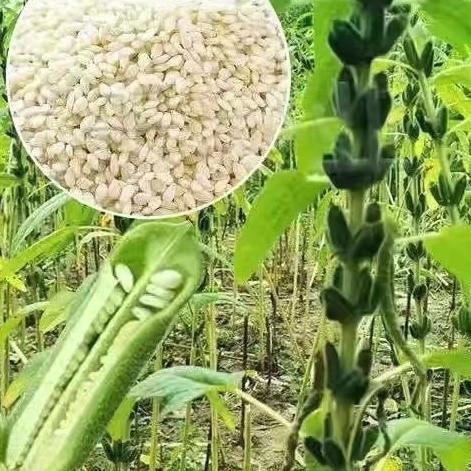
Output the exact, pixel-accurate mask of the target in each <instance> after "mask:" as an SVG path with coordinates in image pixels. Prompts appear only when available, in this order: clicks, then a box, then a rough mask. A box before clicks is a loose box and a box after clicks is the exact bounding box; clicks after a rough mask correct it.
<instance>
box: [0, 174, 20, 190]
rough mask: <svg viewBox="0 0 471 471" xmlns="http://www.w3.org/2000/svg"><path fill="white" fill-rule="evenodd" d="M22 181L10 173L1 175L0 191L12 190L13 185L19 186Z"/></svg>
mask: <svg viewBox="0 0 471 471" xmlns="http://www.w3.org/2000/svg"><path fill="white" fill-rule="evenodd" d="M20 181H21V180H20V179H19V178H18V177H15V176H14V175H10V174H9V173H0V189H2V190H3V189H5V188H10V187H11V186H13V185H18V183H20Z"/></svg>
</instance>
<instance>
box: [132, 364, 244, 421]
mask: <svg viewBox="0 0 471 471" xmlns="http://www.w3.org/2000/svg"><path fill="white" fill-rule="evenodd" d="M237 382H238V377H237V375H234V374H229V373H221V372H219V371H213V370H208V369H206V368H201V367H198V366H175V367H173V368H167V369H165V370H160V371H157V372H155V373H153V374H151V375H150V376H149V377H148V378H146V379H145V380H144V381H141V382H140V383H139V384H137V385H136V386H134V388H132V390H131V392H130V393H129V395H130V396H134V397H141V398H145V397H159V398H161V399H162V402H163V404H164V408H163V410H162V414H167V413H168V412H170V411H171V410H174V409H176V408H178V407H181V406H183V405H185V404H187V403H189V402H191V401H193V400H194V399H197V398H199V397H202V396H205V395H207V394H208V393H210V392H221V391H233V390H234V389H235V388H236V387H237Z"/></svg>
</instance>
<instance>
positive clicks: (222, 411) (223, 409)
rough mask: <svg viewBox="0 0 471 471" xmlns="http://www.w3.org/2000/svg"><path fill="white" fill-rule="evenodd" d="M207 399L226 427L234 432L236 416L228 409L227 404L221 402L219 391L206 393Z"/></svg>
mask: <svg viewBox="0 0 471 471" xmlns="http://www.w3.org/2000/svg"><path fill="white" fill-rule="evenodd" d="M206 397H207V398H208V400H209V403H210V404H211V408H212V409H213V410H215V411H216V413H217V415H218V416H219V418H220V419H221V420H222V421H223V422H224V425H225V426H226V427H227V428H228V429H229V430H230V431H231V432H233V431H234V430H235V428H236V419H235V417H234V414H233V413H232V412H231V411H230V410H229V409H228V407H227V406H226V404H224V402H223V401H222V400H221V398H220V397H219V394H218V392H217V391H214V390H211V391H208V392H207V393H206Z"/></svg>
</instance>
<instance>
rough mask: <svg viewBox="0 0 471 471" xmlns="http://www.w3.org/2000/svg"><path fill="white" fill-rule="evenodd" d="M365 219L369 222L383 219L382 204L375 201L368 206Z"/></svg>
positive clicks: (372, 222)
mask: <svg viewBox="0 0 471 471" xmlns="http://www.w3.org/2000/svg"><path fill="white" fill-rule="evenodd" d="M365 221H366V222H367V223H369V224H374V223H376V222H379V221H381V206H380V205H379V204H378V203H376V202H373V203H370V204H369V205H368V206H367V208H366V213H365Z"/></svg>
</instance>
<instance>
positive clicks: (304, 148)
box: [287, 118, 342, 175]
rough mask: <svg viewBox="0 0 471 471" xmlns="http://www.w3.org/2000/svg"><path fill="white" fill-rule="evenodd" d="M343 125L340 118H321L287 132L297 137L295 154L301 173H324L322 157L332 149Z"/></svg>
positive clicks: (306, 122) (296, 126)
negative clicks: (333, 142)
mask: <svg viewBox="0 0 471 471" xmlns="http://www.w3.org/2000/svg"><path fill="white" fill-rule="evenodd" d="M341 125H342V123H341V121H340V120H339V119H338V118H320V119H316V120H312V121H304V122H302V123H301V124H298V125H295V126H294V127H292V128H289V129H288V130H287V132H293V133H295V135H296V139H295V153H296V159H297V168H298V170H299V171H300V172H302V173H305V174H306V175H314V174H321V173H323V169H322V156H323V155H324V154H326V153H327V152H329V151H330V149H331V148H332V141H333V140H334V138H335V136H337V134H338V132H339V131H340V128H341ZM304 134H305V136H304Z"/></svg>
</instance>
